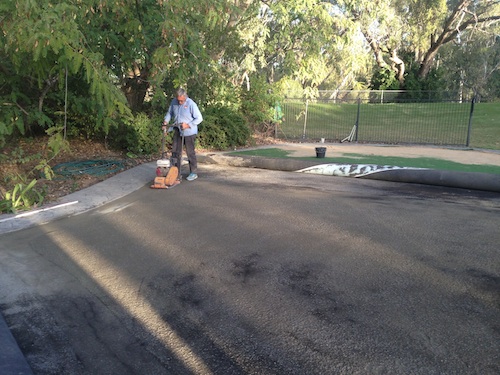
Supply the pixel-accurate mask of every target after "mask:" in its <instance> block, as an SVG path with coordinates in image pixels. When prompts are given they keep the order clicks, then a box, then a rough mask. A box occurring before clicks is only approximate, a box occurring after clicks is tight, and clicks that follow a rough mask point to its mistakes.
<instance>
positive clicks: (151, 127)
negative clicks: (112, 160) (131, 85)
mask: <svg viewBox="0 0 500 375" xmlns="http://www.w3.org/2000/svg"><path fill="white" fill-rule="evenodd" d="M109 140H110V144H111V146H113V147H115V148H119V149H122V150H127V151H129V152H130V153H133V154H138V155H151V154H154V153H156V152H158V150H159V149H160V147H161V118H160V117H158V118H157V117H154V118H150V117H148V115H146V114H145V113H138V114H137V115H135V116H134V117H133V118H132V119H131V120H129V121H124V122H123V123H121V124H119V125H117V126H115V127H114V128H112V129H110V132H109Z"/></svg>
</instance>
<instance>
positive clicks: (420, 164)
mask: <svg viewBox="0 0 500 375" xmlns="http://www.w3.org/2000/svg"><path fill="white" fill-rule="evenodd" d="M290 154H291V152H290V151H287V150H282V149H280V148H265V149H257V150H245V151H236V152H232V153H231V155H249V156H261V157H269V158H292V159H299V160H317V161H318V162H320V163H325V164H326V163H339V164H376V165H391V166H397V167H414V168H430V169H437V170H447V171H459V172H481V173H492V174H500V166H496V165H487V164H461V163H456V162H453V161H449V160H443V159H435V158H404V157H393V156H378V155H363V154H353V153H347V154H344V155H343V156H339V157H334V158H329V157H326V158H322V159H318V158H316V157H293V156H290Z"/></svg>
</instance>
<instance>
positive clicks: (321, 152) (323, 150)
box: [316, 147, 326, 158]
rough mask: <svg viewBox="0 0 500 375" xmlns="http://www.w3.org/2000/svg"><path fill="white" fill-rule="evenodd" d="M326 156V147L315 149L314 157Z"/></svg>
mask: <svg viewBox="0 0 500 375" xmlns="http://www.w3.org/2000/svg"><path fill="white" fill-rule="evenodd" d="M325 154H326V147H316V157H317V158H324V157H325Z"/></svg>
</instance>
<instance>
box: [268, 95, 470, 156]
mask: <svg viewBox="0 0 500 375" xmlns="http://www.w3.org/2000/svg"><path fill="white" fill-rule="evenodd" d="M356 93H357V97H353V95H354V94H353V92H351V93H350V94H344V95H333V96H332V94H330V96H329V97H328V98H325V96H324V95H322V96H321V95H320V98H318V99H315V100H304V99H286V100H285V101H284V102H283V103H281V109H282V113H283V118H282V121H281V122H280V124H279V126H278V127H277V129H276V136H277V137H278V138H281V139H287V140H307V141H319V140H320V139H324V140H325V141H327V142H346V141H351V142H366V143H387V144H396V143H409V144H433V145H450V146H465V147H469V143H470V131H471V125H472V115H473V112H474V99H471V100H467V101H465V100H443V99H441V100H439V101H436V100H435V99H433V98H432V97H431V96H429V98H425V99H424V98H420V99H415V98H410V99H408V98H405V97H404V95H401V93H399V92H387V91H386V92H385V93H383V92H382V93H381V92H380V91H378V92H373V91H371V92H370V91H367V92H356ZM337 94H338V93H337ZM429 95H430V94H429Z"/></svg>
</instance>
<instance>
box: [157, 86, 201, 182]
mask: <svg viewBox="0 0 500 375" xmlns="http://www.w3.org/2000/svg"><path fill="white" fill-rule="evenodd" d="M175 96H176V97H175V99H173V100H172V102H171V103H170V107H169V108H168V111H167V113H166V115H165V118H164V120H163V126H162V128H163V130H165V129H166V127H167V125H168V123H169V122H170V120H172V119H173V121H174V123H173V125H172V126H170V127H169V128H168V131H169V132H171V131H172V130H173V131H174V138H173V144H172V152H173V153H175V155H181V152H182V135H184V143H185V145H186V154H187V157H188V161H189V176H188V177H187V178H186V180H188V181H193V180H196V179H197V178H198V162H197V160H196V151H195V148H194V146H195V140H196V134H198V125H199V124H200V123H201V122H202V121H203V117H202V115H201V112H200V110H199V109H198V105H197V104H196V103H195V102H194V101H193V100H192V99H190V98H189V97H188V95H187V92H186V90H184V89H182V88H179V89H178V90H177V91H176V92H175ZM179 167H180V165H179ZM179 173H180V169H179Z"/></svg>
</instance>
